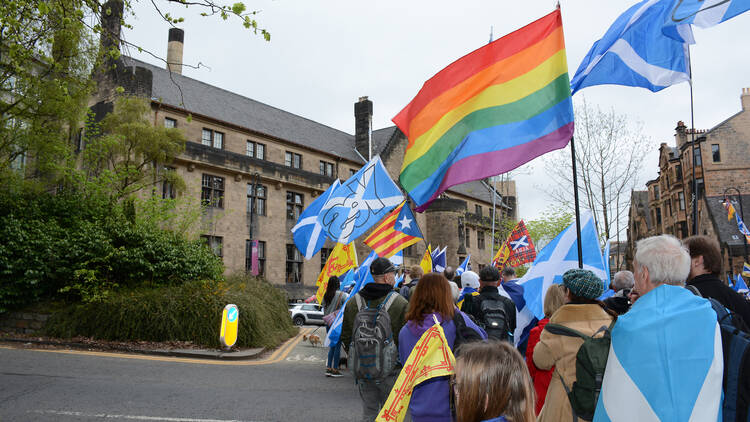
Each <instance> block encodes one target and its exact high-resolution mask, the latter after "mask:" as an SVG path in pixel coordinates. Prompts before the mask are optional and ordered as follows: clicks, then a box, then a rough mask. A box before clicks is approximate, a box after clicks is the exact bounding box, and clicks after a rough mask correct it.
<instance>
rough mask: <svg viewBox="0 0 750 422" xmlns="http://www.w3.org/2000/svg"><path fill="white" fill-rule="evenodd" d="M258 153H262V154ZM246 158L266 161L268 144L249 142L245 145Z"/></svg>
mask: <svg viewBox="0 0 750 422" xmlns="http://www.w3.org/2000/svg"><path fill="white" fill-rule="evenodd" d="M251 145H252V154H250V153H249V152H250V148H249V147H250V146H251ZM258 151H261V152H260V153H259V152H258ZM245 156H247V157H252V158H257V159H258V160H265V159H266V144H264V143H261V142H256V141H251V140H249V139H248V140H247V142H246V144H245Z"/></svg>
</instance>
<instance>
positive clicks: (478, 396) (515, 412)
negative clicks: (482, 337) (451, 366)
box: [451, 341, 536, 422]
mask: <svg viewBox="0 0 750 422" xmlns="http://www.w3.org/2000/svg"><path fill="white" fill-rule="evenodd" d="M452 384H453V395H452V396H451V398H452V400H451V401H452V403H453V404H454V409H455V412H456V421H457V422H482V421H484V422H533V421H534V420H535V418H536V417H535V415H534V401H535V400H534V387H533V386H532V384H531V377H530V376H529V371H528V370H527V369H526V364H525V363H524V361H523V357H521V354H520V353H518V351H517V350H516V349H515V348H514V347H513V346H512V345H511V344H510V343H508V342H505V341H500V342H496V341H491V342H489V343H482V342H474V343H468V344H466V346H464V347H462V348H461V355H460V356H459V357H458V359H457V360H456V374H455V376H454V378H453V382H452Z"/></svg>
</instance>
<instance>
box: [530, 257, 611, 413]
mask: <svg viewBox="0 0 750 422" xmlns="http://www.w3.org/2000/svg"><path fill="white" fill-rule="evenodd" d="M562 288H563V291H564V292H565V305H563V306H561V307H560V308H559V309H558V310H557V311H555V313H554V314H552V316H551V317H550V320H549V324H558V325H562V326H565V327H568V328H570V329H573V330H576V331H578V332H580V333H581V334H584V335H587V336H593V335H594V333H596V332H597V331H598V330H599V329H600V328H601V327H602V326H604V327H609V326H610V325H611V324H612V321H613V320H614V319H615V318H616V315H615V314H614V313H613V312H611V311H609V310H607V309H606V308H605V307H604V305H603V304H602V303H601V302H599V301H597V300H596V298H597V297H599V296H601V294H602V292H603V291H604V283H603V282H602V280H601V279H600V278H599V277H597V276H596V274H594V273H593V272H591V271H588V270H583V269H577V268H576V269H572V270H568V271H566V272H565V273H564V274H563V282H562ZM580 347H581V338H580V337H568V336H563V335H557V334H552V333H551V332H549V331H548V330H542V335H541V336H540V339H539V343H537V345H536V347H534V352H533V360H534V364H535V365H536V367H537V368H539V369H541V370H549V369H551V368H552V367H553V366H554V367H555V372H557V374H559V376H553V377H552V380H551V381H550V384H549V388H548V389H547V397H546V399H545V401H544V406H543V407H542V410H541V411H540V412H539V417H538V419H537V421H538V422H551V421H561V420H570V418H571V415H572V414H573V410H572V408H571V406H570V401H569V400H568V395H567V393H566V389H568V390H569V389H570V388H571V387H572V386H573V383H574V382H575V381H576V354H577V353H578V349H579V348H580ZM563 383H564V385H563ZM574 420H576V421H577V420H582V419H574Z"/></svg>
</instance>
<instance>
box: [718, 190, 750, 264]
mask: <svg viewBox="0 0 750 422" xmlns="http://www.w3.org/2000/svg"><path fill="white" fill-rule="evenodd" d="M730 190H735V191H737V202H739V204H740V218H741V219H742V222H743V224H744V222H745V213H743V212H742V194H741V193H740V190H739V189H737V188H735V187H729V188H726V189H724V200H725V201H728V200H729V198H728V197H727V192H728V191H730ZM740 234H741V235H742V243H743V244H744V245H745V262H748V259H747V237H746V236H745V234H744V233H740Z"/></svg>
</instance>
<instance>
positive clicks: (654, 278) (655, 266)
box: [635, 234, 690, 286]
mask: <svg viewBox="0 0 750 422" xmlns="http://www.w3.org/2000/svg"><path fill="white" fill-rule="evenodd" d="M635 261H636V262H637V263H638V267H637V268H635V270H636V271H641V269H642V268H643V267H645V268H648V274H649V278H650V279H651V284H653V285H655V286H658V285H660V284H672V285H675V286H684V285H685V279H687V277H688V274H689V273H690V254H689V253H688V250H687V248H685V247H684V246H683V245H682V244H681V243H680V241H679V240H678V239H677V238H676V237H674V236H670V235H668V234H662V235H659V236H651V237H647V238H645V239H642V240H639V241H638V243H636V245H635Z"/></svg>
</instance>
